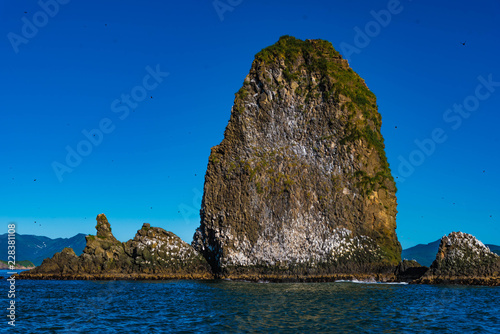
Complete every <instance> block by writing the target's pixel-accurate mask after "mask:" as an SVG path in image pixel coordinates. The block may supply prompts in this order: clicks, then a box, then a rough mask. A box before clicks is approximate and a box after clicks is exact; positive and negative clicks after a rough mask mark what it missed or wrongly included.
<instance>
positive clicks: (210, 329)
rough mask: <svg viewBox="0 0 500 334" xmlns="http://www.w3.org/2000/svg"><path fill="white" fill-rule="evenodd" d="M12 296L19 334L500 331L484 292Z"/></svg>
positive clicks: (155, 291)
mask: <svg viewBox="0 0 500 334" xmlns="http://www.w3.org/2000/svg"><path fill="white" fill-rule="evenodd" d="M4 276H5V275H4ZM17 289H18V294H17V295H18V298H17V304H16V305H17V316H18V318H17V322H16V324H17V326H16V330H17V331H18V332H19V333H54V332H57V333H134V332H137V333H164V332H192V331H195V332H206V333H216V332H249V331H257V332H268V331H281V332H287V333H288V332H345V331H362V332H367V331H376V332H385V333H401V332H409V333H412V332H415V333H416V332H419V333H421V332H428V333H431V332H470V331H479V332H492V333H495V332H498V331H500V318H499V317H500V307H499V304H498V300H500V298H499V297H500V289H499V288H491V287H462V286H415V285H389V284H356V283H351V282H342V283H339V282H336V283H282V284H274V283H269V284H266V283H264V284H258V283H245V282H232V281H205V282H200V281H165V282H124V281H117V282H92V281H91V282H86V281H18V282H17ZM0 302H1V303H3V305H6V303H7V299H6V296H3V294H2V297H1V300H0ZM2 326H4V325H2ZM5 326H6V324H5ZM3 328H5V327H3Z"/></svg>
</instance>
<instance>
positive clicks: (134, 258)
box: [21, 214, 212, 279]
mask: <svg viewBox="0 0 500 334" xmlns="http://www.w3.org/2000/svg"><path fill="white" fill-rule="evenodd" d="M96 229H97V233H96V235H95V236H93V235H89V236H87V237H86V239H87V246H86V247H85V249H84V250H83V254H82V255H80V256H76V254H75V252H74V251H73V250H72V249H71V248H65V249H64V250H63V251H62V252H60V253H56V254H55V255H54V256H53V257H52V258H47V259H45V260H44V261H43V263H42V264H41V265H40V266H39V267H36V268H35V269H33V270H30V271H27V272H23V273H22V274H21V278H35V279H36V278H40V279H50V278H55V279H168V278H195V279H203V278H212V274H211V273H210V267H209V266H208V264H207V262H206V261H205V259H204V258H203V257H202V256H201V255H200V254H198V253H197V252H196V251H195V250H194V249H193V248H192V247H191V246H190V245H188V244H187V243H185V242H184V241H182V240H181V239H180V238H179V237H177V236H176V235H175V234H173V233H172V232H167V231H165V230H164V229H162V228H158V227H151V226H150V225H149V224H144V225H143V226H142V228H141V229H140V230H139V231H137V234H136V235H135V238H134V239H132V240H129V241H127V242H125V243H122V242H120V241H118V240H116V238H115V237H114V236H113V233H112V232H111V226H110V224H109V222H108V220H107V219H106V216H105V215H104V214H100V215H98V216H97V225H96Z"/></svg>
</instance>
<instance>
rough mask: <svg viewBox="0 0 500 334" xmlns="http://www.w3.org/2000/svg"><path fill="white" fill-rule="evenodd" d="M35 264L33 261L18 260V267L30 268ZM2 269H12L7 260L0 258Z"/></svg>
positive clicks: (0, 267)
mask: <svg viewBox="0 0 500 334" xmlns="http://www.w3.org/2000/svg"><path fill="white" fill-rule="evenodd" d="M34 267H35V265H34V264H33V262H31V261H16V269H30V268H34ZM0 269H10V267H9V263H8V262H7V261H3V260H0Z"/></svg>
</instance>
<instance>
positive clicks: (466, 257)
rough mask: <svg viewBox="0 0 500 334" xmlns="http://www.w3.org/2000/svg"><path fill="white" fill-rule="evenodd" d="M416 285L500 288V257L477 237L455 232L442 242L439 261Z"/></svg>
mask: <svg viewBox="0 0 500 334" xmlns="http://www.w3.org/2000/svg"><path fill="white" fill-rule="evenodd" d="M417 283H431V284H432V283H462V284H482V285H500V256H498V255H496V254H495V253H493V252H491V251H490V249H489V248H488V247H486V246H485V245H484V244H483V243H482V242H481V241H479V240H477V239H476V238H475V237H474V236H472V235H470V234H467V233H462V232H452V233H450V234H449V235H447V236H444V237H443V238H442V239H441V243H440V245H439V250H438V252H437V255H436V260H434V262H433V263H432V265H431V267H430V269H429V271H428V272H427V273H426V274H425V276H424V277H422V278H421V279H420V280H419V281H418V282H417Z"/></svg>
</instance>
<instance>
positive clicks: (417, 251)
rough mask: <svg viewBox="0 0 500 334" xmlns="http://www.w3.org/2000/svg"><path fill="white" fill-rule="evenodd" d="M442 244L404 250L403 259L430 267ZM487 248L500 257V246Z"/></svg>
mask: <svg viewBox="0 0 500 334" xmlns="http://www.w3.org/2000/svg"><path fill="white" fill-rule="evenodd" d="M440 242H441V239H439V240H436V241H434V242H431V243H428V244H427V245H424V244H420V245H416V246H414V247H410V248H407V249H403V252H402V253H401V258H402V259H407V260H416V261H417V262H418V263H420V264H421V265H423V266H427V267H429V266H430V265H431V264H432V262H433V261H434V260H435V259H436V254H437V251H438V248H439V243H440ZM486 246H487V247H489V248H490V250H491V251H492V252H494V253H497V254H498V255H500V246H497V245H491V244H487V245H486Z"/></svg>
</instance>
